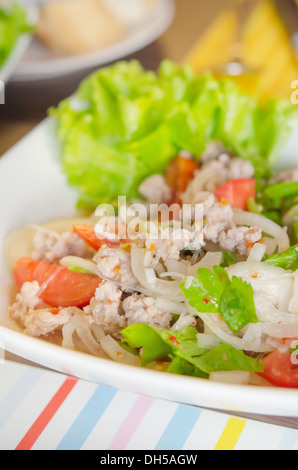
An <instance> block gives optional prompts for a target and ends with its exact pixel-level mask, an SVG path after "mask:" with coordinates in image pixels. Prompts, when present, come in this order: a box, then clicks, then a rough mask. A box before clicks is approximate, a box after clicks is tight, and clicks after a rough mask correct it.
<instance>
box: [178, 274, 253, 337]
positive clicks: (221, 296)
mask: <svg viewBox="0 0 298 470" xmlns="http://www.w3.org/2000/svg"><path fill="white" fill-rule="evenodd" d="M181 290H182V292H183V293H184V295H185V296H186V298H188V299H189V304H190V305H191V306H192V307H194V308H195V309H196V310H198V312H204V313H205V312H206V313H208V312H209V313H219V314H220V315H221V316H222V318H223V319H224V321H225V323H226V324H227V325H228V326H229V328H230V330H231V331H232V332H233V333H239V331H240V330H242V328H243V327H244V326H245V325H247V324H248V323H258V321H259V320H258V317H257V315H256V309H255V304H254V295H253V289H252V287H251V285H250V284H248V283H247V282H244V281H243V280H242V279H240V278H238V277H236V276H233V278H232V280H230V278H229V276H228V274H227V271H226V270H225V269H224V268H223V267H221V266H214V267H213V272H212V271H210V270H209V269H207V268H200V269H198V277H197V278H194V279H193V281H192V283H191V285H190V286H189V287H187V288H186V287H185V284H182V285H181Z"/></svg>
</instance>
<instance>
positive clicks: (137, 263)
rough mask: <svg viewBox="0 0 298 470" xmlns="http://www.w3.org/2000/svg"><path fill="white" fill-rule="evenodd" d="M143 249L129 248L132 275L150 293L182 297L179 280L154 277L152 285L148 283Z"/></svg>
mask: <svg viewBox="0 0 298 470" xmlns="http://www.w3.org/2000/svg"><path fill="white" fill-rule="evenodd" d="M144 257H145V250H144V249H143V248H138V247H132V248H131V269H132V272H133V275H134V276H135V278H136V279H137V280H138V282H139V283H140V284H141V286H142V287H143V288H145V289H147V290H149V291H150V292H151V295H154V296H156V295H160V296H164V297H170V298H183V294H182V292H181V291H180V289H179V286H180V284H181V280H179V281H165V280H163V279H156V283H155V285H154V287H152V285H151V284H150V283H148V280H147V277H146V273H145V267H144Z"/></svg>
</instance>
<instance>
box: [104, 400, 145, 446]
mask: <svg viewBox="0 0 298 470" xmlns="http://www.w3.org/2000/svg"><path fill="white" fill-rule="evenodd" d="M153 401H154V399H153V398H149V397H147V396H140V397H139V398H138V399H137V401H136V402H135V404H134V406H133V407H132V409H131V410H130V412H129V413H128V415H127V416H126V418H125V420H124V421H123V423H122V425H121V426H120V428H119V429H118V431H117V433H116V434H115V436H114V439H113V440H112V442H111V444H110V445H109V447H108V450H124V449H125V447H126V446H127V444H128V442H129V441H130V439H131V437H132V436H133V434H134V432H135V431H136V430H137V427H138V426H139V424H140V423H141V421H142V419H143V418H144V416H145V414H146V413H147V411H148V410H149V408H150V406H151V404H152V403H153Z"/></svg>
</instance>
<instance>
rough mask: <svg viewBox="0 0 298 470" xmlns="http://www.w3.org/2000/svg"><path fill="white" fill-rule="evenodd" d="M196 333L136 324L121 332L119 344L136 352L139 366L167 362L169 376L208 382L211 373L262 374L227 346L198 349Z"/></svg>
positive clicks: (188, 329)
mask: <svg viewBox="0 0 298 470" xmlns="http://www.w3.org/2000/svg"><path fill="white" fill-rule="evenodd" d="M196 334H197V330H196V328H194V327H186V328H184V329H182V330H180V331H178V332H175V333H174V332H172V331H169V330H164V329H161V328H156V327H153V326H149V325H145V324H143V323H138V324H135V325H131V326H128V327H127V328H125V329H124V330H122V335H123V337H124V339H123V340H122V344H127V345H128V346H129V347H130V348H133V349H139V350H140V357H141V364H142V365H143V366H146V365H148V364H150V363H152V362H154V361H156V360H160V359H163V360H170V362H169V366H168V369H167V371H168V372H169V373H173V374H180V375H189V376H193V377H201V378H208V376H209V374H210V373H211V372H215V371H221V370H222V371H228V370H243V371H248V372H262V371H263V363H262V361H257V360H255V359H254V358H251V357H249V356H247V355H246V354H244V352H243V351H240V350H237V349H235V348H233V347H232V346H230V345H228V344H220V345H219V346H217V347H215V348H213V349H210V350H208V349H206V348H202V347H200V345H199V344H198V341H197V338H196Z"/></svg>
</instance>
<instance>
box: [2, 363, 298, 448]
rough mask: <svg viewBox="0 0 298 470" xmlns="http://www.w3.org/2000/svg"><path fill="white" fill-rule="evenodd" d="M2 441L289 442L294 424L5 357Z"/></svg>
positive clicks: (41, 444)
mask: <svg viewBox="0 0 298 470" xmlns="http://www.w3.org/2000/svg"><path fill="white" fill-rule="evenodd" d="M0 449H1V450H14V449H16V450H30V449H32V450H105V451H107V450H110V451H113V450H115V451H119V450H125V451H128V450H150V451H152V450H176V451H177V450H185V451H186V450H234V449H235V450H245V449H250V450H258V449H260V450H292V449H298V431H297V430H294V429H289V428H286V427H282V426H276V425H272V424H267V423H262V422H258V421H254V420H246V419H243V418H238V417H234V416H229V415H228V414H224V413H220V412H214V411H209V410H202V409H200V408H196V407H192V406H187V405H181V404H177V403H172V402H168V401H164V400H160V399H155V398H151V397H148V396H142V395H137V394H134V393H128V392H125V391H121V390H116V389H114V388H111V387H107V386H104V385H97V384H94V383H90V382H87V381H84V380H77V379H75V378H71V377H68V376H65V375H63V374H60V373H57V372H53V371H48V370H46V369H42V368H38V367H35V366H31V365H30V366H28V365H26V364H20V363H16V362H10V361H5V363H4V364H2V365H1V366H0Z"/></svg>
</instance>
